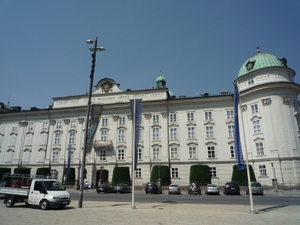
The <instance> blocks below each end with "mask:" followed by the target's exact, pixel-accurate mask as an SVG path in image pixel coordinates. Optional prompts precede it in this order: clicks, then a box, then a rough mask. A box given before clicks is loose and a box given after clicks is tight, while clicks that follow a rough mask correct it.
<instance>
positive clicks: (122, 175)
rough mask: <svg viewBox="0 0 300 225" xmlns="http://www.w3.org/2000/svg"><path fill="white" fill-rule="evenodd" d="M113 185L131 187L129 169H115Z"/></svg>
mask: <svg viewBox="0 0 300 225" xmlns="http://www.w3.org/2000/svg"><path fill="white" fill-rule="evenodd" d="M111 183H112V185H116V184H121V183H122V184H128V185H131V184H132V182H131V179H130V173H129V167H115V168H114V171H113V177H112V181H111Z"/></svg>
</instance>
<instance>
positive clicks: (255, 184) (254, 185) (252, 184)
mask: <svg viewBox="0 0 300 225" xmlns="http://www.w3.org/2000/svg"><path fill="white" fill-rule="evenodd" d="M251 186H252V187H261V184H260V183H251Z"/></svg>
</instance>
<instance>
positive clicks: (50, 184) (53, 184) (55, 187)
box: [44, 181, 64, 191]
mask: <svg viewBox="0 0 300 225" xmlns="http://www.w3.org/2000/svg"><path fill="white" fill-rule="evenodd" d="M44 185H45V187H46V189H47V190H49V191H63V190H64V188H63V186H62V185H61V184H60V183H59V182H58V181H44Z"/></svg>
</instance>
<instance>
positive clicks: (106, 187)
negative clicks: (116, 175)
mask: <svg viewBox="0 0 300 225" xmlns="http://www.w3.org/2000/svg"><path fill="white" fill-rule="evenodd" d="M96 191H97V193H98V194H99V193H100V192H104V193H112V192H114V188H113V186H111V185H110V184H101V185H100V186H99V187H97V188H96Z"/></svg>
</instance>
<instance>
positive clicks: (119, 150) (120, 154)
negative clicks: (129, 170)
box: [118, 149, 125, 160]
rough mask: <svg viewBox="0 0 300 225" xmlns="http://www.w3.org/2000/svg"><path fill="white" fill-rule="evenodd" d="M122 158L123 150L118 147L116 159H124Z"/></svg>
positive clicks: (123, 155) (123, 156)
mask: <svg viewBox="0 0 300 225" xmlns="http://www.w3.org/2000/svg"><path fill="white" fill-rule="evenodd" d="M124 159H125V150H124V149H118V160H124Z"/></svg>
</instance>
